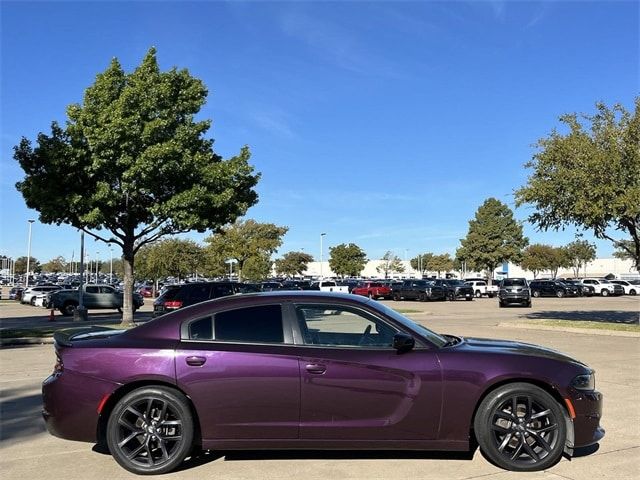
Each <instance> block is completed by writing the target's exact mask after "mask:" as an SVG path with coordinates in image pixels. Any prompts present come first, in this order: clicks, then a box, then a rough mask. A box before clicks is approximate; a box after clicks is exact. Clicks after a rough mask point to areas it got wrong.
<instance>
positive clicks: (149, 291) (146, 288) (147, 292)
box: [138, 285, 153, 298]
mask: <svg viewBox="0 0 640 480" xmlns="http://www.w3.org/2000/svg"><path fill="white" fill-rule="evenodd" d="M138 293H139V294H140V295H142V296H143V297H144V298H151V297H153V286H152V285H142V286H141V287H140V288H138Z"/></svg>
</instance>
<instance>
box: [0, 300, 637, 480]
mask: <svg viewBox="0 0 640 480" xmlns="http://www.w3.org/2000/svg"><path fill="white" fill-rule="evenodd" d="M146 303H147V305H145V307H143V311H142V312H140V314H139V315H140V317H139V318H140V319H141V320H144V319H147V318H148V317H149V311H150V306H149V303H151V302H149V301H148V300H146ZM385 303H387V304H389V305H391V306H392V307H395V308H400V309H406V310H412V311H413V312H412V313H410V314H409V316H411V317H413V318H414V319H416V320H417V321H419V322H420V323H423V324H425V325H427V326H428V327H429V328H432V329H434V330H436V331H440V332H443V333H445V332H446V333H451V334H456V335H465V336H480V337H495V338H507V339H515V340H520V341H525V342H532V343H538V344H542V345H545V346H548V347H551V348H554V349H558V350H562V351H564V352H565V353H568V354H570V355H571V356H573V357H575V358H578V359H580V360H582V361H585V362H586V363H588V364H589V365H590V366H591V367H592V368H594V369H595V370H596V371H597V374H596V382H597V388H598V390H600V391H601V392H602V393H603V394H604V398H605V404H604V414H603V420H602V425H603V426H604V427H605V429H606V431H607V434H606V436H605V438H604V439H603V440H602V441H601V442H600V444H599V445H598V446H597V447H596V448H593V449H588V450H586V451H582V452H580V456H579V457H577V458H573V459H572V460H571V461H569V460H566V459H563V460H562V461H561V462H560V463H558V464H557V465H556V466H554V467H553V468H551V469H549V470H548V471H545V472H537V473H528V474H522V473H513V472H505V471H503V470H500V469H498V468H496V467H494V466H493V465H491V464H490V463H488V462H487V461H486V460H485V459H484V458H483V456H482V455H481V454H480V452H478V451H476V452H473V453H471V454H468V455H460V454H455V455H454V454H448V453H439V452H352V451H349V452H289V451H284V452H283V451H278V452H242V453H228V454H225V453H224V452H221V453H211V454H208V455H204V456H203V457H201V458H198V459H194V460H192V461H189V462H187V464H186V465H185V468H184V469H182V470H181V471H178V472H174V473H171V474H168V475H166V477H167V478H180V479H183V478H184V479H191V478H220V479H244V478H247V479H289V478H291V479H293V478H295V479H309V480H313V479H326V478H339V479H343V478H344V479H395V478H397V479H406V478H416V479H419V478H425V479H477V478H483V479H491V480H503V479H515V478H527V479H532V480H533V479H570V480H578V479H582V478H611V479H623V480H626V479H629V480H631V479H636V478H640V409H639V408H638V407H637V404H638V391H639V390H640V368H639V365H640V335H639V334H638V333H627V332H611V331H609V330H607V331H602V330H597V331H589V330H577V331H573V329H566V328H563V329H556V328H551V329H549V327H547V329H540V328H539V327H538V326H537V323H536V322H539V321H541V320H544V319H549V320H558V319H561V320H562V319H563V320H571V321H584V320H587V321H592V322H597V321H601V320H607V321H609V322H613V323H626V324H633V323H637V322H638V317H639V315H640V314H639V312H640V297H635V298H634V297H619V298H599V297H595V298H564V299H555V298H549V299H536V300H534V306H533V308H531V309H524V308H509V309H498V307H497V301H496V300H495V299H478V300H474V301H473V302H464V301H459V302H455V303H450V302H434V303H418V302H392V301H391V302H385ZM145 311H146V313H145ZM418 312H419V313H418ZM47 315H48V312H47V311H46V310H44V309H38V308H36V307H30V306H17V305H15V304H7V303H2V304H0V327H3V328H6V327H13V328H15V327H17V326H19V325H25V324H28V325H32V326H35V325H46V324H47V320H48V318H47ZM55 318H56V323H57V324H60V325H63V323H62V322H61V320H63V319H64V317H61V316H59V315H56V317H55ZM96 320H99V321H100V322H101V323H114V322H117V321H118V315H117V314H116V313H115V312H111V313H102V314H98V315H93V313H92V314H91V321H92V322H95V321H96ZM603 333H604V334H603ZM53 363H54V355H53V347H52V346H51V345H36V346H23V347H3V348H2V349H0V368H1V369H2V377H1V380H0V472H2V473H1V474H0V477H1V478H2V479H24V478H29V479H51V478H66V479H102V478H110V479H119V478H135V476H134V475H132V474H129V473H127V472H126V471H124V470H122V469H121V468H120V467H119V466H118V465H117V464H116V463H115V461H113V460H112V459H111V457H110V456H108V455H105V454H103V453H100V452H97V451H94V449H93V445H91V444H85V443H78V442H69V441H65V440H60V439H57V438H54V437H52V436H51V435H49V434H48V433H47V432H46V431H45V429H44V424H43V422H42V420H41V417H40V408H41V400H40V384H41V382H42V380H43V379H44V378H45V377H46V376H47V375H49V373H50V372H51V370H52V367H53Z"/></svg>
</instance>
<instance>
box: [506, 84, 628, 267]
mask: <svg viewBox="0 0 640 480" xmlns="http://www.w3.org/2000/svg"><path fill="white" fill-rule="evenodd" d="M560 122H561V123H562V124H563V125H564V126H565V127H566V128H567V129H568V132H567V133H566V134H563V133H560V132H558V131H557V130H553V131H552V132H551V133H550V134H549V135H548V136H547V137H545V138H542V139H540V140H539V141H538V143H537V148H538V151H537V152H536V153H535V154H534V155H533V158H532V159H531V160H530V161H529V162H527V163H526V165H525V166H526V167H527V168H530V169H532V170H533V173H532V174H531V175H530V176H529V179H528V181H527V185H525V186H523V187H521V188H520V189H519V190H517V191H516V205H518V206H520V205H523V204H530V205H532V206H533V207H534V209H535V211H534V212H533V213H532V214H531V215H530V216H529V221H530V222H532V223H533V224H534V225H536V226H537V227H538V228H539V229H541V230H548V229H553V230H558V229H561V228H564V227H565V226H567V225H576V226H578V227H581V228H583V229H585V230H591V231H593V233H594V235H595V236H596V237H597V238H603V239H608V240H610V241H611V242H613V244H614V246H615V247H616V248H617V249H618V250H620V251H624V252H627V254H628V257H629V258H631V259H633V261H634V263H635V266H636V269H640V201H639V200H638V199H640V97H636V99H635V111H634V112H633V113H630V112H628V111H627V110H626V109H625V108H624V107H623V106H622V105H619V104H617V105H614V106H613V107H611V108H610V107H607V106H606V105H604V104H603V103H598V104H596V113H595V114H594V115H577V114H575V113H573V114H568V115H563V116H561V117H560ZM616 230H617V231H619V232H621V234H622V236H617V235H616V234H615V233H614V231H616Z"/></svg>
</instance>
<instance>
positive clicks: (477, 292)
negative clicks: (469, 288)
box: [475, 290, 482, 298]
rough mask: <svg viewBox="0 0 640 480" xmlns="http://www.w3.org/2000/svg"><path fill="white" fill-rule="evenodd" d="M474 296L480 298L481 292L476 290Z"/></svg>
mask: <svg viewBox="0 0 640 480" xmlns="http://www.w3.org/2000/svg"><path fill="white" fill-rule="evenodd" d="M475 295H476V298H480V297H481V296H482V292H481V291H480V290H476V293H475Z"/></svg>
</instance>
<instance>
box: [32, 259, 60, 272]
mask: <svg viewBox="0 0 640 480" xmlns="http://www.w3.org/2000/svg"><path fill="white" fill-rule="evenodd" d="M29 267H31V265H29ZM66 267H67V261H66V260H65V259H64V257H63V256H61V255H59V256H57V257H56V258H52V259H51V260H49V261H48V262H47V263H45V264H44V265H42V271H43V272H48V273H60V272H64V271H65V269H66Z"/></svg>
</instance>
